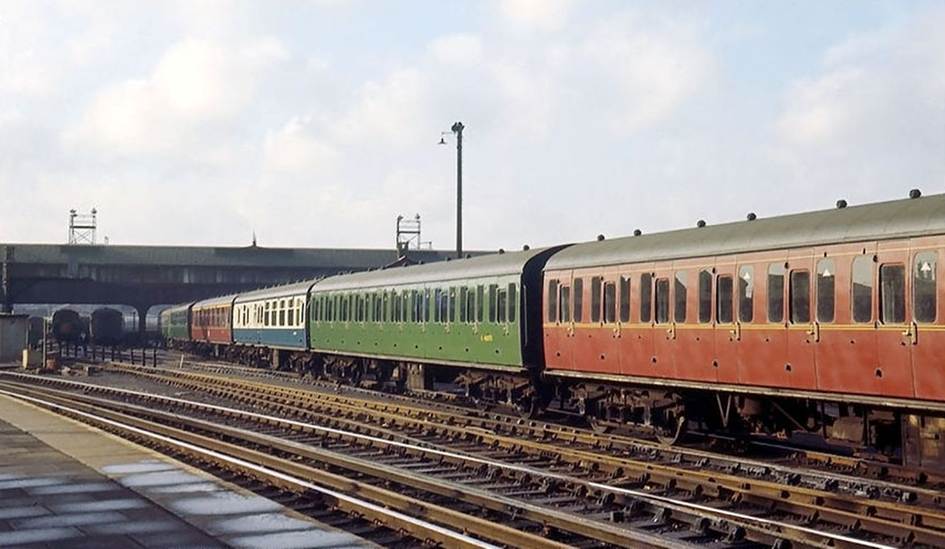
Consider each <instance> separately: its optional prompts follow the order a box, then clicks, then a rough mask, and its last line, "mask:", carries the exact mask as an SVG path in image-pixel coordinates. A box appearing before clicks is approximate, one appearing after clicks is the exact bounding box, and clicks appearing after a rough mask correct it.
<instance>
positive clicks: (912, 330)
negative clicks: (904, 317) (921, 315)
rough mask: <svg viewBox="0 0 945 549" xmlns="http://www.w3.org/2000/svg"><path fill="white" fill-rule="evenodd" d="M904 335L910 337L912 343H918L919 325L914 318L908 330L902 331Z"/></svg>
mask: <svg viewBox="0 0 945 549" xmlns="http://www.w3.org/2000/svg"><path fill="white" fill-rule="evenodd" d="M902 337H908V338H909V343H910V344H911V345H915V344H917V343H918V342H919V325H918V324H916V323H915V321H914V320H913V321H912V322H910V323H909V326H908V327H907V328H906V331H904V332H902Z"/></svg>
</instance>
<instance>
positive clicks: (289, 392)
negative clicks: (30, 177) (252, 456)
mask: <svg viewBox="0 0 945 549" xmlns="http://www.w3.org/2000/svg"><path fill="white" fill-rule="evenodd" d="M188 364H189V365H190V366H191V367H193V366H199V367H202V368H203V369H205V370H209V371H212V372H223V371H224V370H226V369H227V367H226V365H224V364H218V363H211V365H210V366H205V365H204V364H203V363H195V362H193V361H190V362H188ZM114 367H116V368H124V369H135V370H137V371H142V370H143V369H142V368H141V367H139V366H133V365H132V366H130V365H125V364H116V365H114ZM230 369H231V371H233V370H235V371H239V372H243V371H244V370H246V369H249V370H254V369H252V368H246V367H241V366H240V367H236V366H233V367H231V368H230ZM152 371H153V370H152ZM168 373H170V374H171V375H187V376H204V377H205V378H209V379H213V380H214V381H217V380H216V378H212V377H211V376H207V375H206V374H202V373H198V372H182V371H180V370H171V371H169V372H168ZM252 377H256V378H260V377H268V378H270V380H272V381H276V380H279V381H287V377H286V376H275V375H254V376H252ZM228 381H229V382H231V383H244V384H247V385H248V386H255V387H258V388H260V389H264V390H266V391H267V392H269V393H275V392H280V393H282V394H283V395H284V396H285V397H286V399H287V402H290V401H293V400H295V401H298V397H303V398H320V399H325V398H329V399H332V400H335V401H338V402H346V403H352V401H355V400H356V401H357V402H358V403H359V405H364V406H369V407H372V408H374V409H378V410H384V411H390V412H395V413H398V414H400V413H404V414H408V415H410V416H411V417H425V418H428V419H429V417H430V416H431V415H439V416H440V417H444V416H445V415H446V414H458V415H461V416H463V417H464V418H467V421H468V422H469V424H478V425H479V426H480V427H483V428H493V429H494V428H498V427H500V426H503V425H504V426H509V425H514V426H515V427H516V428H526V427H527V428H530V429H532V430H541V431H542V436H543V437H547V436H548V434H549V433H550V434H553V435H554V436H556V437H559V438H565V437H566V438H568V439H570V440H569V442H570V443H583V444H587V445H594V446H601V445H603V446H605V447H607V448H609V449H611V450H615V449H621V450H624V451H627V452H631V453H640V452H650V453H652V452H660V453H664V454H666V453H670V452H671V453H673V454H674V455H675V456H679V457H691V458H693V459H694V461H699V462H702V463H700V467H705V466H706V465H715V464H718V465H717V466H716V467H715V468H716V469H719V470H721V471H722V472H724V470H725V468H726V467H734V468H740V469H744V468H749V469H755V470H758V471H764V472H765V473H766V474H769V475H777V474H780V475H782V478H784V479H786V481H787V480H789V481H790V482H791V483H798V482H803V483H804V484H805V485H806V486H808V487H811V488H814V489H820V490H824V489H828V488H830V489H833V490H838V489H839V490H845V491H846V492H848V493H851V494H860V493H864V492H870V493H871V496H873V497H881V498H885V499H889V500H897V501H899V502H902V503H908V504H915V505H924V506H929V507H939V508H942V509H943V510H945V498H943V495H942V492H941V491H937V490H933V489H930V488H925V487H922V486H918V485H917V484H921V483H924V482H930V481H937V482H945V477H943V478H939V476H936V475H929V474H928V473H918V472H916V471H914V470H909V469H907V468H904V467H902V466H899V465H895V464H889V463H877V462H873V461H869V460H863V459H859V458H851V457H845V456H838V455H835V454H827V453H823V452H816V451H812V450H801V449H797V448H787V447H785V446H778V449H779V450H781V451H791V452H793V453H794V455H795V456H799V457H802V458H803V460H805V461H807V462H808V464H807V465H805V464H801V463H799V464H798V465H797V466H795V467H793V468H791V467H787V466H783V465H778V464H773V463H768V462H761V461H758V460H751V459H746V458H742V457H738V458H735V457H727V456H722V455H720V454H717V453H711V452H706V451H700V450H697V449H692V448H683V447H678V446H677V447H672V448H671V449H670V448H667V447H666V446H664V445H660V444H658V443H656V442H653V441H649V440H642V439H637V438H628V437H625V436H621V435H614V434H603V433H591V432H589V431H587V430H581V429H576V428H572V427H566V426H562V425H560V424H555V423H548V422H539V421H535V420H530V421H528V422H527V423H523V420H522V419H521V418H519V417H514V416H508V415H503V414H500V413H495V412H483V411H480V410H473V409H470V408H468V407H463V406H459V405H454V404H447V403H443V402H427V401H425V402H424V404H425V405H426V406H418V405H417V403H416V402H415V401H413V402H411V400H410V399H409V398H406V397H403V396H399V395H389V394H387V393H379V392H377V391H371V390H367V389H360V388H356V389H357V390H358V391H361V392H365V393H368V394H371V393H373V396H374V397H376V398H374V399H371V398H367V399H357V398H356V397H351V396H345V395H340V394H336V395H326V394H325V393H323V392H318V391H313V390H310V389H307V388H298V387H286V386H284V385H272V384H271V383H266V384H263V383H259V382H255V381H250V380H247V379H241V378H232V377H230V378H229V379H228ZM335 389H336V390H339V391H344V392H351V391H352V390H354V389H352V388H350V387H344V386H341V387H336V388H335ZM377 399H383V401H379V400H377ZM391 399H397V400H399V401H402V402H405V404H392V403H391V402H390V400H391ZM431 407H432V408H433V409H431ZM753 444H754V445H757V446H759V447H766V446H773V445H772V444H771V443H765V442H762V441H756V442H753ZM673 459H678V458H675V457H674V458H673ZM706 460H710V462H709V463H706ZM795 461H800V459H799V458H795ZM810 463H815V464H818V465H819V467H820V468H819V469H812V468H811V467H810V465H809V464H810ZM726 464H727V465H726ZM837 468H843V469H845V470H848V471H850V473H840V472H837V471H836V470H835V469H837ZM824 469H827V470H824ZM830 469H833V470H830ZM890 476H898V477H899V478H902V479H907V480H908V481H909V484H903V483H900V482H893V481H890V480H886V478H887V477H890ZM867 477H868V478H869V480H868V481H867V480H865V479H866V478H867ZM930 477H934V478H930Z"/></svg>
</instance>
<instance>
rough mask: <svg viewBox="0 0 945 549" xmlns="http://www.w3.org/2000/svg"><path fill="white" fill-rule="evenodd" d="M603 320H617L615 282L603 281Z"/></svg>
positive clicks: (613, 321)
mask: <svg viewBox="0 0 945 549" xmlns="http://www.w3.org/2000/svg"><path fill="white" fill-rule="evenodd" d="M604 322H605V323H607V324H613V323H615V322H617V284H615V283H613V282H605V283H604Z"/></svg>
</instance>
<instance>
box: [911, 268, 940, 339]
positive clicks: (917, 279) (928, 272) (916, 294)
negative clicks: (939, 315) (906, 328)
mask: <svg viewBox="0 0 945 549" xmlns="http://www.w3.org/2000/svg"><path fill="white" fill-rule="evenodd" d="M935 260H936V253H935V252H920V253H917V254H916V256H915V268H914V272H913V278H912V296H913V303H912V315H913V317H914V318H915V321H916V322H935V316H936V315H935V313H936V309H937V307H938V303H937V301H936V295H935V262H936V261H935Z"/></svg>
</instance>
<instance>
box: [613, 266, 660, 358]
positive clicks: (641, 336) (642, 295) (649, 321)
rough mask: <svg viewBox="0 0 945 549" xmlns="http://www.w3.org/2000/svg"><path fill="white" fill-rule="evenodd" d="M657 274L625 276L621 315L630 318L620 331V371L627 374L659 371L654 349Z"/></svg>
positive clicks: (622, 289) (621, 290) (622, 285)
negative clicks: (654, 289)
mask: <svg viewBox="0 0 945 549" xmlns="http://www.w3.org/2000/svg"><path fill="white" fill-rule="evenodd" d="M653 285H654V281H653V273H652V272H650V271H647V272H636V273H633V274H632V275H625V276H624V277H623V283H622V284H621V288H620V292H621V294H620V295H621V301H622V302H623V300H624V297H623V296H627V298H628V299H629V301H628V302H626V307H625V306H624V305H623V304H621V313H620V314H621V318H626V319H627V320H626V322H625V323H624V324H625V325H624V326H623V327H622V328H621V331H620V371H621V373H622V374H624V375H630V376H649V375H654V372H655V371H656V368H655V366H656V364H654V362H653V359H654V358H655V356H656V355H655V351H654V349H653V337H654V323H653V316H654V314H653Z"/></svg>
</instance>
